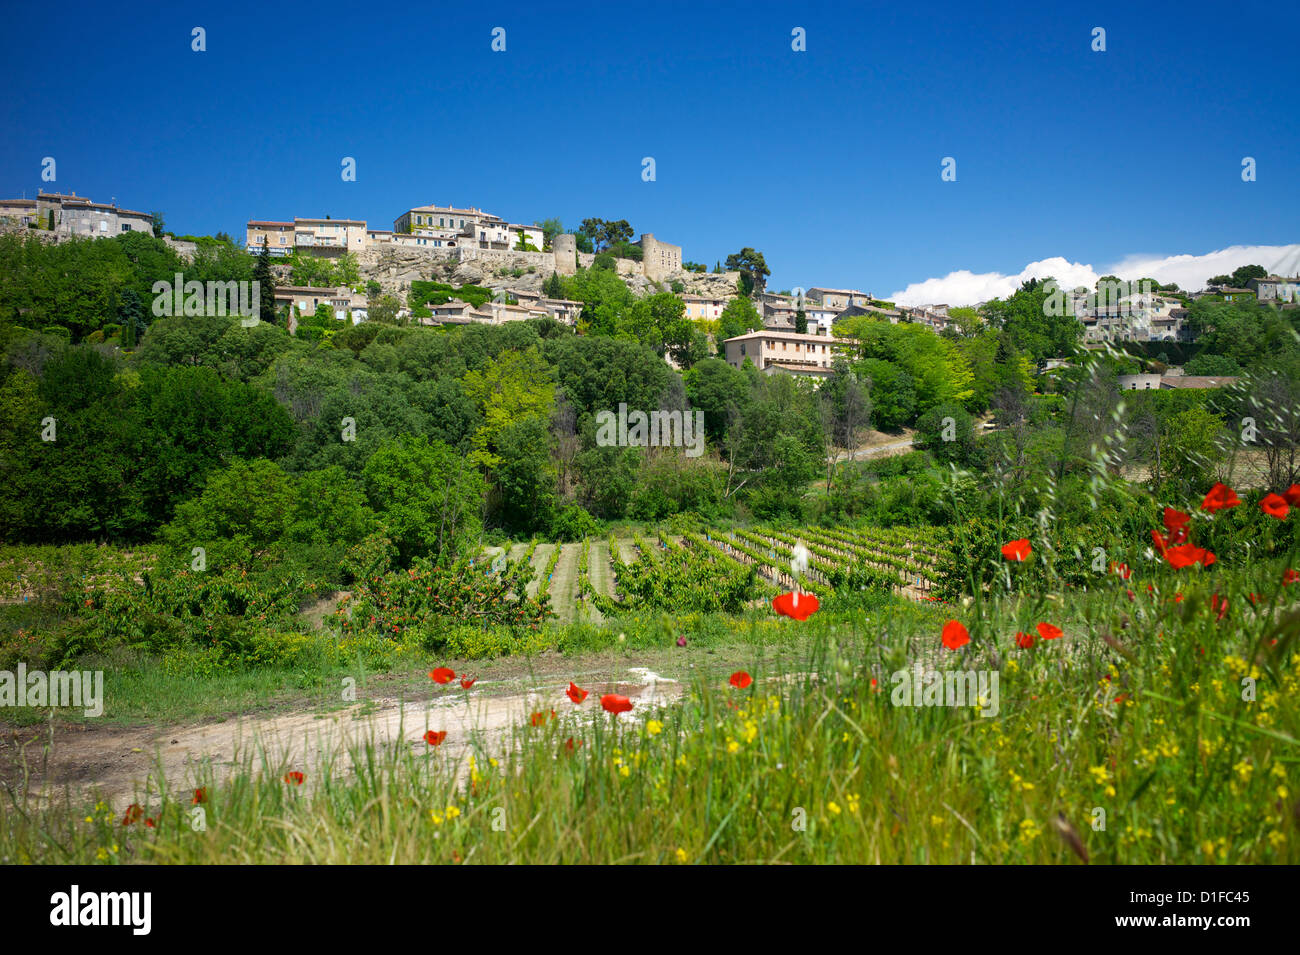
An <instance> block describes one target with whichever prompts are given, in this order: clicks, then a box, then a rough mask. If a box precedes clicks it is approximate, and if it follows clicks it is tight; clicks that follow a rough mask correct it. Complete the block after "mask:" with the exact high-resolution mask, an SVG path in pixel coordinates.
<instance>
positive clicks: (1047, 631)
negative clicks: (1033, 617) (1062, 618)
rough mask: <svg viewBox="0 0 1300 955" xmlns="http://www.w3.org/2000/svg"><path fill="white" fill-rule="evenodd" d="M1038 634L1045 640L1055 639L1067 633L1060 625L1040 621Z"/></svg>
mask: <svg viewBox="0 0 1300 955" xmlns="http://www.w3.org/2000/svg"><path fill="white" fill-rule="evenodd" d="M1037 630H1038V635H1039V636H1040V637H1042V638H1043V639H1044V640H1055V639H1056V638H1057V637H1061V636H1064V635H1065V631H1064V630H1062V629H1061V628H1060V627H1057V626H1054V625H1053V624H1050V623H1040V624H1039V625H1038V627H1037Z"/></svg>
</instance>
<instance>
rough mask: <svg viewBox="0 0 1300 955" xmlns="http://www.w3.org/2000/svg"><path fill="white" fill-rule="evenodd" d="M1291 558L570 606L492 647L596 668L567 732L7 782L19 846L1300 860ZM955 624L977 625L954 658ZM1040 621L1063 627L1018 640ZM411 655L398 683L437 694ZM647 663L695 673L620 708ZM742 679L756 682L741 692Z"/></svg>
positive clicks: (20, 854) (549, 674) (47, 857)
mask: <svg viewBox="0 0 1300 955" xmlns="http://www.w3.org/2000/svg"><path fill="white" fill-rule="evenodd" d="M539 550H541V548H539ZM546 560H547V558H546V557H545V556H543V557H542V558H541V561H542V563H543V566H545V561H546ZM1285 570H1286V566H1285V565H1284V564H1283V563H1281V562H1278V561H1263V562H1259V563H1257V564H1255V565H1253V566H1251V567H1250V568H1246V569H1236V570H1231V571H1226V570H1223V569H1222V568H1220V569H1217V570H1216V571H1215V572H1214V573H1212V574H1211V573H1209V572H1207V571H1204V570H1200V569H1197V568H1192V569H1184V570H1181V571H1174V570H1173V569H1171V568H1168V567H1164V566H1160V567H1158V568H1152V569H1150V570H1149V571H1147V572H1139V573H1135V574H1134V575H1133V577H1132V578H1131V579H1129V580H1120V579H1119V578H1113V579H1112V580H1110V581H1108V582H1107V583H1106V584H1105V585H1104V586H1101V587H1098V588H1094V589H1092V590H1090V591H1087V592H1081V593H1071V594H1070V595H1069V596H1068V597H1059V596H1055V595H1048V596H1043V597H1035V598H1024V597H1011V596H1001V597H999V596H988V597H984V598H981V600H980V601H978V602H975V603H972V604H970V605H968V606H957V607H943V606H936V605H934V604H930V603H926V602H922V603H916V602H913V601H909V600H904V599H901V598H893V599H891V600H889V601H888V602H887V603H886V604H884V605H882V606H880V607H878V608H877V609H876V610H874V611H871V612H869V613H842V614H834V613H831V612H827V613H820V612H819V613H817V614H814V615H813V616H812V617H811V618H809V619H808V620H807V621H804V622H799V621H794V620H789V619H783V618H777V617H775V616H774V615H772V614H771V613H770V611H764V610H762V609H757V608H756V609H754V610H751V611H747V612H746V613H745V614H742V615H740V616H735V617H730V618H728V617H721V616H709V617H700V618H698V619H691V618H690V615H689V614H683V615H660V616H659V617H657V618H654V619H650V618H646V619H643V620H639V621H635V622H629V621H607V623H609V624H612V625H613V626H612V627H597V626H593V625H591V624H582V625H579V624H574V625H570V626H568V627H560V626H557V627H556V629H555V632H554V636H555V638H556V642H558V643H559V644H561V645H563V646H564V647H565V648H566V649H567V653H565V654H562V655H559V656H556V655H553V654H545V655H543V656H541V657H535V658H533V659H532V660H528V659H527V658H519V659H516V660H514V661H513V662H512V663H506V664H482V665H480V666H479V671H480V672H481V673H483V674H489V675H490V674H491V673H492V671H491V670H490V666H494V665H504V666H514V667H516V668H517V670H516V672H515V673H514V674H513V676H514V677H515V678H516V679H518V680H520V681H522V684H524V685H529V684H535V683H538V682H539V681H542V680H545V681H549V682H552V683H555V682H557V681H558V684H559V685H563V683H564V681H565V674H567V673H573V674H574V676H575V678H576V677H577V676H579V675H580V674H585V676H582V679H583V680H584V681H585V682H586V684H587V686H586V688H587V689H589V690H590V695H589V696H588V697H587V698H586V699H585V700H584V701H583V702H582V703H581V704H580V705H575V704H573V703H572V702H570V701H569V700H568V699H567V698H564V699H561V700H560V701H559V702H558V703H556V702H554V701H553V699H552V700H548V701H547V702H546V703H542V704H537V705H539V707H540V709H539V710H537V711H535V712H536V713H539V714H540V717H541V718H540V722H539V720H538V718H537V716H534V715H532V714H530V713H529V712H528V711H527V710H528V707H527V706H524V708H523V709H521V710H520V711H519V712H518V713H517V714H516V715H514V716H513V717H512V720H511V723H510V725H509V726H507V727H506V728H505V730H504V731H502V732H498V733H496V734H495V735H493V734H489V733H488V732H486V730H485V731H483V732H479V731H478V730H476V729H473V728H470V729H467V730H465V731H464V735H465V737H466V738H464V739H460V740H455V741H454V742H455V743H457V744H459V745H457V746H453V745H452V743H453V740H447V741H446V742H445V743H443V744H441V745H438V746H431V745H429V744H427V743H425V742H423V741H422V740H421V734H422V732H423V730H424V727H423V726H411V727H410V728H409V731H407V732H405V733H403V734H402V735H401V738H400V739H398V740H396V741H391V740H390V741H383V740H374V741H369V742H360V743H354V744H353V745H352V746H351V749H350V752H348V753H337V752H336V753H326V754H323V755H321V756H320V758H318V759H317V760H316V761H315V762H314V763H312V764H310V765H308V764H301V765H297V764H290V763H287V762H283V761H277V760H275V759H273V758H272V757H271V756H269V755H266V754H263V753H259V751H258V750H257V748H256V746H254V745H250V746H249V747H248V748H246V749H245V750H244V751H243V752H241V753H240V754H238V755H237V756H236V757H235V759H234V762H235V764H236V765H234V766H233V767H231V769H230V771H229V772H228V773H227V774H225V775H223V776H222V777H221V778H218V777H216V776H215V775H211V771H210V768H206V769H205V768H202V767H199V768H196V769H195V770H194V771H193V772H192V773H191V774H190V778H187V779H184V780H182V779H169V780H168V781H167V783H166V785H163V786H160V787H157V788H156V789H154V790H152V791H142V792H141V793H139V795H138V797H137V801H138V804H139V806H140V810H139V812H140V813H141V815H140V818H138V819H134V820H132V821H131V822H129V823H126V824H124V819H125V818H126V815H127V814H125V813H124V812H123V809H122V807H121V806H116V805H115V806H110V805H107V804H105V803H103V802H99V803H98V805H97V800H96V797H95V795H94V794H93V792H89V791H85V790H78V789H69V790H68V791H67V792H66V793H65V794H60V795H58V797H57V798H55V799H54V800H53V801H52V802H46V803H43V804H40V805H35V804H33V803H31V802H30V801H26V800H24V798H23V795H22V794H21V793H20V792H18V791H16V790H15V789H14V788H13V787H10V789H9V791H8V793H7V794H6V804H5V806H4V809H3V811H2V812H0V860H3V861H6V862H26V861H37V862H100V863H108V864H120V863H129V862H228V863H239V862H373V863H384V862H444V863H457V862H462V863H463V862H559V861H564V862H651V863H694V862H951V863H971V862H975V863H1008V862H1055V863H1072V862H1073V863H1079V862H1083V861H1084V860H1087V861H1091V862H1094V863H1138V864H1145V863H1168V862H1179V863H1273V862H1288V863H1295V862H1297V861H1300V834H1298V833H1297V826H1298V822H1300V818H1298V817H1300V802H1298V800H1297V794H1296V787H1297V785H1300V780H1298V779H1297V774H1298V773H1300V767H1298V766H1297V763H1298V762H1300V747H1298V746H1297V741H1298V740H1300V712H1298V709H1297V705H1296V698H1297V691H1298V690H1300V681H1298V679H1297V665H1298V664H1300V644H1298V643H1297V641H1296V631H1297V629H1298V628H1300V610H1298V608H1297V606H1296V604H1295V601H1294V599H1293V598H1292V595H1291V592H1290V591H1289V590H1288V588H1287V587H1286V586H1284V585H1283V584H1282V582H1281V581H1282V575H1283V573H1284V571H1285ZM1148 588H1150V589H1149V590H1148ZM1130 592H1131V594H1132V596H1130ZM1252 594H1253V595H1254V596H1253V598H1252V596H1251V595H1252ZM1225 600H1226V606H1227V608H1228V609H1227V610H1226V612H1221V610H1222V607H1223V606H1224V604H1223V601H1225ZM949 618H952V619H957V620H960V621H961V622H963V623H964V624H965V625H966V627H967V628H968V631H969V636H970V639H969V642H968V643H965V644H964V645H962V646H960V647H959V648H957V649H952V650H950V649H947V648H946V647H945V646H944V645H943V643H942V642H941V634H942V633H943V631H944V625H945V623H946V621H947V619H949ZM1039 623H1048V624H1052V625H1054V626H1056V627H1059V628H1060V629H1061V631H1062V632H1063V633H1062V636H1060V637H1059V638H1054V639H1046V640H1044V639H1041V637H1040V638H1036V639H1035V640H1034V643H1033V645H1032V646H1030V647H1028V648H1022V647H1020V646H1018V645H1017V639H1016V634H1017V633H1030V634H1036V633H1037V632H1038V624H1039ZM615 627H622V628H623V629H621V630H616V629H615ZM1047 632H1048V633H1049V634H1051V633H1053V631H1051V630H1048V631H1047ZM619 633H622V634H623V639H622V640H620V639H619ZM563 634H568V635H569V636H568V637H564V636H562V635H563ZM579 634H585V636H579ZM681 635H686V636H687V646H686V647H684V648H683V647H677V646H676V638H677V637H678V636H681ZM566 640H568V641H569V642H568V643H566ZM954 642H955V641H954ZM595 659H599V660H601V661H603V662H602V664H601V665H606V664H607V665H608V666H609V668H610V676H609V677H608V678H601V677H599V676H596V675H595V674H594V673H593V667H592V665H591V663H592V661H593V660H595ZM413 662H414V661H413V660H412V661H409V662H407V663H405V664H402V665H399V666H398V667H397V668H396V670H395V673H394V675H393V676H391V677H390V678H389V679H393V680H398V681H405V682H404V685H406V686H409V688H410V689H411V690H412V692H418V687H419V685H420V684H418V683H416V682H414V681H416V680H418V679H419V677H418V671H416V670H415V668H414V666H412V665H411V664H412V663H413ZM424 662H426V661H421V665H423V663H424ZM434 662H438V663H455V664H456V669H457V672H460V670H462V669H463V668H464V667H465V666H466V664H464V663H459V662H457V661H451V660H439V661H434ZM629 663H644V664H651V663H652V664H653V665H654V666H656V667H659V668H660V669H661V671H662V675H663V676H665V677H668V678H672V679H677V680H678V681H679V684H680V690H681V692H680V693H679V694H678V695H677V696H676V697H675V698H674V699H672V700H669V701H665V700H662V699H660V700H649V701H643V700H642V699H637V700H636V701H635V702H634V706H633V709H632V711H631V712H629V713H623V714H611V713H606V712H603V711H602V710H601V708H600V706H601V703H600V699H599V695H600V694H601V693H602V692H605V691H607V690H609V689H615V690H617V679H618V678H617V676H616V671H617V670H618V669H619V668H625V667H626V666H627V665H628V664H629ZM918 664H919V665H920V666H921V672H922V674H925V673H929V672H931V671H937V672H939V673H940V674H941V676H942V677H943V678H945V679H946V677H947V676H948V675H949V674H951V675H953V676H958V675H961V674H965V673H971V674H973V675H979V674H982V675H983V676H984V678H985V681H986V682H985V684H984V685H983V687H982V688H981V689H980V690H978V691H976V692H975V693H973V694H972V696H971V697H967V698H966V699H964V700H961V701H960V705H937V704H953V703H954V700H952V699H951V698H949V699H944V700H931V701H929V702H931V703H932V704H936V705H910V704H909V703H908V702H906V701H900V698H899V692H901V687H902V686H903V685H904V684H905V683H906V684H907V685H910V684H911V677H910V676H909V677H907V679H906V680H903V679H900V678H899V677H898V676H897V674H898V673H899V672H900V671H902V672H904V673H905V674H915V673H916V670H915V668H916V667H917V665H918ZM471 666H472V665H471ZM733 668H734V670H733ZM596 669H599V668H598V667H597V668H596ZM734 671H744V672H746V673H748V674H749V675H750V676H751V677H752V680H753V682H752V683H751V684H749V685H748V686H746V687H745V688H743V689H741V688H737V687H736V686H733V685H732V684H731V682H730V681H729V678H730V676H731V673H732V672H734ZM994 674H996V676H997V679H998V682H997V684H996V689H995V690H994V688H993V686H992V684H991V678H992V676H993V675H994ZM480 679H481V680H483V681H484V683H485V684H487V683H491V682H492V681H491V679H490V678H489V677H485V676H480ZM737 682H742V683H743V682H744V681H743V680H739V681H737ZM954 682H957V681H954ZM216 685H217V684H213V686H214V687H215V686H216ZM423 685H424V693H425V694H426V695H430V696H437V694H438V692H441V688H438V687H433V686H432V684H430V683H429V682H428V680H427V677H425V678H424V683H423ZM430 688H432V692H431V689H430ZM225 689H226V690H227V691H229V690H230V689H231V687H230V686H229V685H227V686H226V687H225ZM390 689H391V687H390ZM453 689H455V692H458V693H459V692H461V691H460V690H459V689H456V688H455V687H453ZM155 690H156V691H157V692H166V691H164V690H163V689H162V686H161V684H159V685H157V686H156V687H155ZM141 692H142V693H143V692H145V691H143V690H142V691H141ZM479 692H482V693H490V692H492V690H491V689H490V688H484V687H480V686H476V687H475V688H474V689H471V690H468V691H465V693H466V697H467V699H468V700H472V699H474V696H475V694H476V693H479ZM994 692H995V693H996V699H992V698H990V696H991V694H992V693H994ZM972 697H973V698H972ZM921 702H922V703H925V702H926V700H925V699H924V698H922V699H921ZM551 709H553V710H554V711H555V716H554V717H551V716H549V711H550V710H551ZM570 740H572V745H570V743H569V741H570ZM344 757H346V758H344ZM345 764H346V765H349V766H350V767H351V769H349V770H347V771H344V770H343V769H342V768H341V767H342V766H343V765H345ZM289 772H300V773H302V774H303V777H304V779H303V783H302V784H301V785H297V784H295V783H293V782H285V781H284V777H285V774H286V773H289ZM195 787H203V788H204V793H203V796H202V801H201V802H200V803H199V804H197V805H196V804H195V802H194V798H195V797H194V788H195ZM196 810H200V812H199V813H196ZM132 812H133V811H132ZM146 820H148V821H149V823H150V825H146V824H145V821H146ZM200 822H201V825H200Z"/></svg>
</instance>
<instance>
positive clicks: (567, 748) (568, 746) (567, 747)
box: [564, 736, 586, 753]
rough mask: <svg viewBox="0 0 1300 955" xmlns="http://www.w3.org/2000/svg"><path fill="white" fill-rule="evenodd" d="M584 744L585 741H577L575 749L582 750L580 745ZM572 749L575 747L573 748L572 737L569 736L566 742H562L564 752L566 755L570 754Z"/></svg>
mask: <svg viewBox="0 0 1300 955" xmlns="http://www.w3.org/2000/svg"><path fill="white" fill-rule="evenodd" d="M584 742H586V741H585V740H578V745H577V748H579V749H581V748H582V744H583V743H584ZM574 748H575V747H574V745H573V737H572V736H570V737H569V738H568V739H566V740H565V741H564V751H565V752H566V753H572V752H573V750H574Z"/></svg>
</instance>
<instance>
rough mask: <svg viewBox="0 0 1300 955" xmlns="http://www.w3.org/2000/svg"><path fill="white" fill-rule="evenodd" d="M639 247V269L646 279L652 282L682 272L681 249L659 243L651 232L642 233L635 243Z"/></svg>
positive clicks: (677, 246)
mask: <svg viewBox="0 0 1300 955" xmlns="http://www.w3.org/2000/svg"><path fill="white" fill-rule="evenodd" d="M637 245H639V246H641V252H642V253H643V254H642V256H641V268H642V271H643V273H644V275H645V277H646V278H648V279H650V280H651V281H654V282H662V281H663V280H664V279H666V278H668V277H670V276H672V275H676V274H677V273H678V272H680V271H681V270H682V247H681V246H680V245H670V244H668V243H667V242H660V241H659V240H658V239H656V238H655V237H654V233H652V232H643V233H642V234H641V238H640V239H639V240H638V241H637Z"/></svg>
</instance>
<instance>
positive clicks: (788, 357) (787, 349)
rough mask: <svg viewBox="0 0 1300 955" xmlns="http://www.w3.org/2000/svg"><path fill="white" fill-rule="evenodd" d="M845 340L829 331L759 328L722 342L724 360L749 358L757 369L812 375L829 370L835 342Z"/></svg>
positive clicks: (826, 373) (738, 361) (738, 363)
mask: <svg viewBox="0 0 1300 955" xmlns="http://www.w3.org/2000/svg"><path fill="white" fill-rule="evenodd" d="M843 344H846V343H845V342H842V341H840V340H839V339H836V338H832V337H831V336H830V335H826V334H822V335H800V334H798V333H797V332H780V331H768V330H766V329H765V330H763V331H761V332H749V333H748V334H745V335H738V336H736V337H735V338H728V339H727V340H726V341H725V342H723V347H724V349H725V353H726V356H727V357H726V361H727V364H729V365H731V367H733V368H739V367H741V366H742V365H743V364H744V363H745V359H749V360H750V361H752V362H753V363H754V367H756V368H757V369H758V370H759V371H762V372H766V373H767V374H772V373H773V372H778V371H780V372H787V373H789V374H792V375H804V376H809V377H813V378H825V377H827V376H829V375H830V374H831V363H832V362H833V361H834V359H835V356H836V354H837V346H839V345H843Z"/></svg>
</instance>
